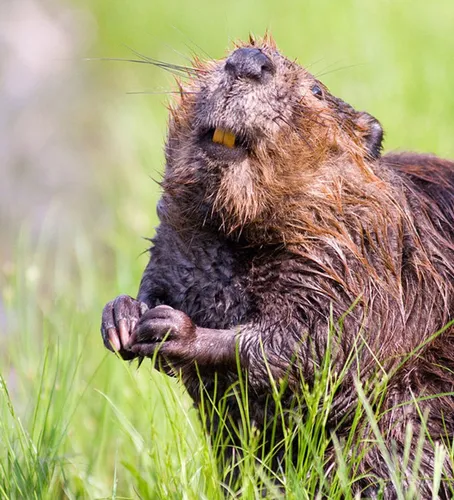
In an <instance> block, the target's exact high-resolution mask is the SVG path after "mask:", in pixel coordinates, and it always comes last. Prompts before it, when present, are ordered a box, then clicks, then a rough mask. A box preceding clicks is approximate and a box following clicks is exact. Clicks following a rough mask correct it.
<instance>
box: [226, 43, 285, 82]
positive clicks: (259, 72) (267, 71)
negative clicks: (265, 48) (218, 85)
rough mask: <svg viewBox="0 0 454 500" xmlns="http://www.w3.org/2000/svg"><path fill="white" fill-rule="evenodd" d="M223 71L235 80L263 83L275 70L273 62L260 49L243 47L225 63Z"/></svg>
mask: <svg viewBox="0 0 454 500" xmlns="http://www.w3.org/2000/svg"><path fill="white" fill-rule="evenodd" d="M225 70H226V71H227V73H230V74H231V75H232V76H234V77H235V78H251V79H252V80H257V81H262V82H263V81H265V80H266V79H268V78H269V77H270V76H271V75H272V74H273V73H274V72H275V70H276V68H275V66H274V64H273V61H271V59H270V58H269V57H268V56H267V55H266V54H264V53H263V52H262V51H261V50H260V49H252V48H248V47H244V48H241V49H237V50H235V52H233V54H232V55H231V56H229V57H228V58H227V61H226V62H225Z"/></svg>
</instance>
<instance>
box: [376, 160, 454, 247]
mask: <svg viewBox="0 0 454 500" xmlns="http://www.w3.org/2000/svg"><path fill="white" fill-rule="evenodd" d="M381 161H382V163H384V164H385V165H387V166H390V167H391V168H392V169H393V170H394V171H397V172H398V173H399V174H401V175H400V176H401V177H402V178H403V180H404V183H405V185H406V187H407V189H408V190H409V191H411V192H412V193H413V194H414V195H416V196H417V199H418V204H419V205H420V209H421V210H423V211H424V215H425V216H427V217H428V218H429V219H430V220H431V221H432V223H433V224H434V225H435V226H436V227H437V228H438V230H439V231H440V232H441V233H442V235H443V236H444V237H445V238H448V239H449V240H454V162H453V161H449V160H444V159H442V158H438V157H437V156H434V155H430V154H418V153H388V154H386V155H384V156H383V158H382V160H381ZM415 221H416V223H418V218H417V214H415Z"/></svg>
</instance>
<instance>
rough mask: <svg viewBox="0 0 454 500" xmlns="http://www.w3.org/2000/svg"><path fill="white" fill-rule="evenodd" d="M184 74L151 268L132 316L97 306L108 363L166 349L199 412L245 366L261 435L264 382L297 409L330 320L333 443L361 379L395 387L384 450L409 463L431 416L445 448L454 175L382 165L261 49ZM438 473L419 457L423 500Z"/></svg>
mask: <svg viewBox="0 0 454 500" xmlns="http://www.w3.org/2000/svg"><path fill="white" fill-rule="evenodd" d="M187 74H188V76H189V79H188V81H187V82H185V83H184V84H183V83H181V84H180V90H181V92H180V97H179V99H178V102H175V104H174V105H173V106H172V108H171V119H170V125H169V134H168V140H167V145H166V169H165V175H164V179H163V182H162V188H163V194H162V198H161V200H160V202H159V205H158V214H159V218H160V221H161V222H160V225H159V227H158V228H157V232H156V236H155V237H154V238H153V246H152V248H151V249H150V262H149V264H148V266H147V268H146V269H145V272H144V274H143V277H142V282H141V285H140V290H139V294H138V297H137V299H131V298H130V297H127V296H120V297H118V298H117V299H115V300H114V301H112V302H110V303H109V304H107V306H106V307H105V309H104V313H103V323H102V332H103V338H104V342H105V345H106V347H108V348H110V349H112V348H114V349H116V350H118V351H119V352H120V354H121V355H122V356H123V357H124V358H125V359H132V358H134V357H137V356H147V357H152V356H153V355H155V354H156V350H157V348H158V347H159V351H158V353H157V356H158V359H159V360H161V361H162V365H164V366H165V367H167V368H166V369H167V370H168V371H172V370H177V369H178V370H181V373H182V377H183V380H184V383H185V386H186V388H187V390H188V391H189V393H190V395H191V396H192V397H193V399H194V400H195V402H196V403H197V402H199V401H200V397H201V392H202V391H201V386H203V388H204V389H206V390H207V391H208V392H209V391H210V390H212V388H213V387H214V385H215V384H214V381H215V379H216V386H217V387H216V391H217V398H220V397H221V396H222V394H223V392H224V391H225V390H227V387H229V386H230V385H231V384H232V383H233V382H235V380H236V379H237V377H238V372H237V351H238V356H239V360H240V364H241V369H242V370H243V373H244V376H245V377H247V382H248V388H249V395H248V397H249V401H250V406H251V412H252V413H251V418H253V419H254V422H255V425H256V426H257V427H259V428H260V427H263V421H264V418H265V413H266V411H265V401H266V400H267V396H268V395H270V393H271V390H272V388H271V387H272V384H271V383H270V374H271V376H272V378H273V380H274V381H276V383H280V382H281V381H282V380H286V381H287V383H288V388H287V391H286V396H285V398H284V401H289V403H288V404H291V403H290V401H292V399H294V398H292V395H295V394H298V393H299V391H300V390H301V382H302V380H304V382H305V383H306V384H308V385H309V387H310V385H311V383H312V382H313V380H314V373H315V371H316V370H317V368H318V367H320V365H321V363H322V361H323V357H324V355H325V352H326V346H327V337H328V329H329V319H330V317H333V318H334V320H335V321H336V320H337V319H339V318H341V317H342V318H343V327H342V329H340V330H339V335H336V336H334V338H333V339H332V340H331V342H332V345H331V358H332V364H333V367H334V369H335V370H339V371H341V370H342V368H344V367H345V366H346V363H350V364H349V365H348V369H347V373H346V375H345V377H344V380H343V382H342V384H341V385H340V387H339V389H338V393H336V395H335V398H334V401H335V403H334V405H333V415H332V421H333V422H337V424H338V423H339V422H345V425H344V427H343V426H342V425H341V426H340V427H339V425H338V426H337V428H336V429H337V430H336V432H337V435H338V437H339V439H342V435H343V432H345V433H348V431H349V424H348V412H349V411H351V409H352V407H354V406H355V401H356V398H357V395H356V391H355V390H354V389H353V381H354V379H355V377H357V376H359V377H360V378H361V381H362V382H364V383H365V382H366V381H367V380H369V379H370V377H371V376H372V375H373V374H375V373H377V371H381V372H386V373H388V374H389V381H388V384H387V392H386V397H385V399H384V400H383V401H382V406H381V410H382V418H380V420H379V422H378V425H379V428H380V431H381V433H382V434H383V436H384V438H385V441H386V443H387V445H388V446H389V449H391V448H393V450H394V451H393V452H394V453H396V454H397V456H399V454H400V455H402V454H403V450H404V441H405V433H406V428H407V426H408V424H410V423H411V424H412V427H413V432H414V435H415V436H418V435H419V434H420V432H421V428H422V425H423V424H422V422H421V418H422V417H421V415H426V416H427V419H428V420H427V429H428V432H429V433H430V436H431V438H432V440H433V441H434V442H444V443H448V446H449V445H450V444H451V442H452V438H453V436H454V397H453V395H452V393H453V389H454V387H453V383H454V332H453V329H452V328H451V327H448V328H446V329H445V330H444V331H443V332H442V333H441V334H440V335H438V336H435V337H432V336H433V334H434V333H436V332H437V331H439V330H440V329H442V328H443V327H445V325H446V324H447V323H448V322H449V321H450V319H451V312H452V310H453V305H454V304H453V301H454V288H453V283H454V281H453V280H454V222H453V221H454V163H452V162H449V161H446V160H442V159H439V158H437V157H435V156H431V155H420V154H415V153H397V154H387V155H384V156H382V155H381V148H382V138H383V133H382V129H381V126H380V124H379V122H378V121H377V120H376V119H375V118H373V117H372V116H370V115H369V114H367V113H364V112H358V111H356V110H354V109H353V108H352V107H351V106H350V105H348V104H346V103H345V102H343V101H342V100H341V99H339V98H337V97H335V96H333V95H332V94H330V93H329V91H328V89H327V88H326V87H325V86H324V85H323V84H322V83H320V82H319V81H318V80H316V78H314V76H313V75H311V74H310V73H309V72H308V71H307V70H306V69H304V68H303V67H301V66H299V65H298V64H296V63H295V62H293V61H290V60H288V59H286V58H285V57H284V56H282V55H281V54H280V53H279V52H278V51H277V49H276V47H275V45H274V43H273V41H272V40H271V39H270V37H268V36H267V37H265V39H263V40H261V41H260V42H256V41H254V40H252V39H251V40H250V41H249V42H248V43H244V44H239V45H237V47H236V48H235V50H234V51H233V52H232V53H231V54H230V55H229V56H228V57H227V58H226V59H223V60H219V61H207V62H201V61H199V60H196V61H195V62H194V66H193V68H192V69H188V70H187ZM216 134H217V135H216ZM223 134H226V135H225V137H224V135H223ZM216 137H218V138H219V137H221V140H218V139H216ZM222 137H224V139H222ZM232 137H233V139H232ZM232 141H233V142H234V145H233V144H232ZM352 304H355V305H354V307H352ZM157 306H158V307H157ZM165 306H168V307H165ZM347 310H350V312H349V313H348V314H347V315H346V316H345V317H344V315H345V312H346V311H347ZM358 339H360V340H358ZM353 350H355V356H354V360H353V362H352V361H351V359H352V356H351V355H352V352H353ZM213 390H214V389H213ZM435 395H438V396H436V397H433V396H435ZM415 400H419V403H418V408H417V407H416V405H414V404H412V401H415ZM404 403H405V404H404ZM229 405H230V406H229V407H228V408H229V411H230V413H231V415H232V416H233V418H234V419H235V418H237V417H238V418H239V416H238V414H237V413H236V412H237V410H236V407H235V402H234V401H231V402H229ZM267 408H268V410H267V411H268V412H269V411H270V410H269V409H270V407H269V406H268V407H267ZM268 417H269V416H268ZM415 439H416V438H415ZM414 452H415V448H414V447H413V446H412V448H411V451H410V455H411V457H412V453H414ZM411 457H410V460H409V464H408V476H407V475H406V474H404V478H403V479H402V481H403V485H404V487H407V486H408V481H410V476H411V468H412V466H413V458H411ZM433 464H434V450H433V446H432V445H430V444H429V442H428V441H427V443H426V444H424V449H423V458H422V463H421V471H422V472H421V476H422V477H423V479H421V480H420V482H419V489H420V492H421V495H422V496H423V498H430V497H431V494H432V492H431V488H432V479H431V476H432V475H433ZM360 474H364V478H363V479H362V480H361V481H358V482H357V483H355V484H354V485H353V487H352V488H353V491H362V490H363V489H364V488H368V489H367V491H368V495H372V496H374V495H375V494H376V490H375V489H374V484H375V482H376V481H379V480H383V481H384V484H385V486H384V498H387V499H391V498H395V495H396V492H395V489H394V487H393V485H392V484H391V482H390V481H389V475H390V473H389V470H388V467H387V466H386V463H385V460H384V458H383V455H382V453H381V452H380V450H379V449H378V447H374V446H370V447H369V450H368V452H367V453H365V455H364V458H363V459H362V461H361V464H360V469H359V470H358V476H359V475H360ZM444 474H445V475H444V477H443V482H442V486H441V489H440V492H439V495H440V496H441V497H444V498H451V493H450V489H449V483H450V479H451V478H452V472H451V466H450V465H449V464H448V463H446V467H445V473H444ZM424 478H425V479H424Z"/></svg>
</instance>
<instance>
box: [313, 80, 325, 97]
mask: <svg viewBox="0 0 454 500" xmlns="http://www.w3.org/2000/svg"><path fill="white" fill-rule="evenodd" d="M311 92H312V93H313V94H314V95H315V97H318V98H319V99H323V90H322V89H321V88H320V87H319V86H318V85H317V84H315V85H312V88H311Z"/></svg>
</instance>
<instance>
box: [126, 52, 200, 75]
mask: <svg viewBox="0 0 454 500" xmlns="http://www.w3.org/2000/svg"><path fill="white" fill-rule="evenodd" d="M126 47H127V48H128V49H129V50H130V51H131V52H133V53H134V54H135V55H136V56H137V57H139V58H140V59H141V60H144V61H148V62H149V63H150V64H153V65H155V66H159V67H162V68H164V69H167V68H168V69H174V70H176V71H181V72H183V73H189V74H191V75H196V74H197V73H205V71H204V70H202V69H200V68H194V67H193V66H182V65H180V64H172V63H166V62H164V61H159V60H158V59H154V58H153V57H148V56H146V55H144V54H141V53H140V52H138V51H137V50H134V49H133V48H131V47H128V46H126Z"/></svg>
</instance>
